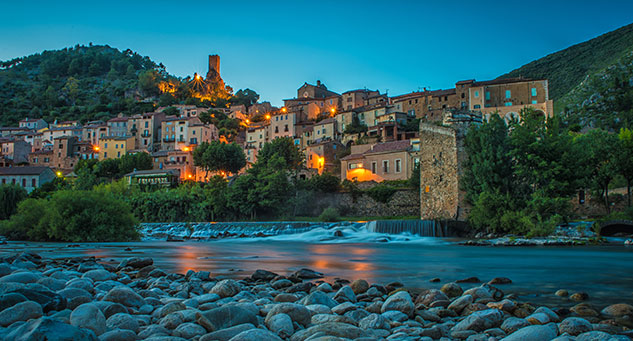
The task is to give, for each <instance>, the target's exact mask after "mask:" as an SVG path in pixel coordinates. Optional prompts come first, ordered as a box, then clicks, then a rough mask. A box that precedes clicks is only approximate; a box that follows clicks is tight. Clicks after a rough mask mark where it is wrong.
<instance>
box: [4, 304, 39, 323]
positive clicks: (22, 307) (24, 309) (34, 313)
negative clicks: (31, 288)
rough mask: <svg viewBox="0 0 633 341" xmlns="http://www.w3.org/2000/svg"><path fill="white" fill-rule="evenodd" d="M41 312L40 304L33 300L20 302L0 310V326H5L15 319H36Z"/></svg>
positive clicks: (15, 320)
mask: <svg viewBox="0 0 633 341" xmlns="http://www.w3.org/2000/svg"><path fill="white" fill-rule="evenodd" d="M43 314H44V312H43V311H42V306H41V305H39V304H37V303H35V302H33V301H25V302H20V303H18V304H16V305H14V306H13V307H11V308H7V309H5V310H3V311H1V312H0V326H2V327H7V326H10V325H11V324H13V323H14V322H17V321H27V320H30V319H36V318H39V317H42V315H43Z"/></svg>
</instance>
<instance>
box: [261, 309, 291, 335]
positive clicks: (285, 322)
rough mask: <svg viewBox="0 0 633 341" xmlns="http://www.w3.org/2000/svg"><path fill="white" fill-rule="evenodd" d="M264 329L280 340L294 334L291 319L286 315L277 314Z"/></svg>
mask: <svg viewBox="0 0 633 341" xmlns="http://www.w3.org/2000/svg"><path fill="white" fill-rule="evenodd" d="M266 327H268V329H270V331H272V332H273V333H275V334H277V335H279V337H281V338H284V339H286V338H288V337H290V336H291V335H292V334H293V333H294V327H293V325H292V319H291V318H290V316H288V315H287V314H277V315H275V316H273V317H271V318H270V319H268V321H267V323H266Z"/></svg>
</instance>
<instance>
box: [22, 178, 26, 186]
mask: <svg viewBox="0 0 633 341" xmlns="http://www.w3.org/2000/svg"><path fill="white" fill-rule="evenodd" d="M22 187H26V179H22Z"/></svg>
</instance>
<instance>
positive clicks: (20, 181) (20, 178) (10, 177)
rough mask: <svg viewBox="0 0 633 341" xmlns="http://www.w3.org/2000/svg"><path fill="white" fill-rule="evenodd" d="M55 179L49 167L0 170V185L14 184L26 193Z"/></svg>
mask: <svg viewBox="0 0 633 341" xmlns="http://www.w3.org/2000/svg"><path fill="white" fill-rule="evenodd" d="M53 179H55V172H53V170H52V169H50V168H49V167H33V166H27V167H7V168H0V184H2V185H5V184H14V185H18V186H21V187H23V188H24V189H25V190H26V191H27V192H28V193H31V192H32V191H33V190H34V189H36V188H38V187H40V186H42V185H43V184H45V183H47V182H51V181H53Z"/></svg>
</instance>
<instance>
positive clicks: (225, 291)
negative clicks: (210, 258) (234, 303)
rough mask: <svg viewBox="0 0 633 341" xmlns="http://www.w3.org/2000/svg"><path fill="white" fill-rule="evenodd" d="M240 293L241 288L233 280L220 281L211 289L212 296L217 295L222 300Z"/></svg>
mask: <svg viewBox="0 0 633 341" xmlns="http://www.w3.org/2000/svg"><path fill="white" fill-rule="evenodd" d="M239 292H240V286H239V284H237V282H236V281H234V280H232V279H225V280H221V281H219V282H218V283H217V284H216V285H215V286H213V288H212V289H211V291H210V293H211V294H217V295H218V296H220V297H221V298H225V297H232V296H235V295H237V294H238V293H239Z"/></svg>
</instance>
